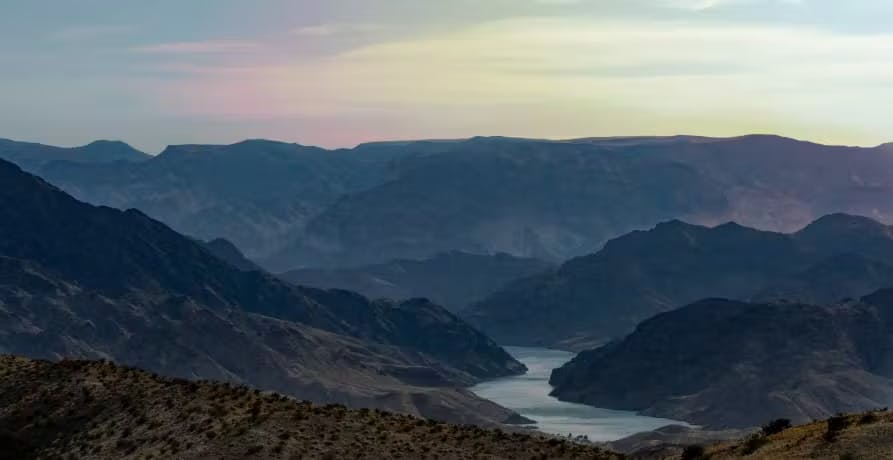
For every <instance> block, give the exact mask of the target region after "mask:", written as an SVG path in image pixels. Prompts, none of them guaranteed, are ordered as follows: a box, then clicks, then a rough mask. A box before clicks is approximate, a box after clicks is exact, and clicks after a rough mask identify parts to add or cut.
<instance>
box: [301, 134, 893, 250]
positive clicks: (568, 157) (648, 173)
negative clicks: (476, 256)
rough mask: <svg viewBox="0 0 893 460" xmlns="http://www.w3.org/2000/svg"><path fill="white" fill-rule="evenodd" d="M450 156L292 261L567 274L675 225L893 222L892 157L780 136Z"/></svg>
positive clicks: (304, 245)
mask: <svg viewBox="0 0 893 460" xmlns="http://www.w3.org/2000/svg"><path fill="white" fill-rule="evenodd" d="M408 148H411V147H408ZM442 148H443V149H444V151H436V152H427V153H417V154H413V155H406V156H401V157H399V159H398V160H397V161H395V166H394V178H393V180H390V181H388V182H385V183H382V184H378V185H375V186H373V187H370V188H368V189H366V190H362V191H358V192H356V193H352V194H350V195H347V196H345V197H343V198H342V199H340V200H338V201H337V202H336V203H334V204H333V205H332V206H329V207H327V208H326V209H325V211H323V212H322V213H320V214H319V215H318V216H316V217H314V218H313V219H312V221H311V222H310V223H309V224H308V225H307V232H306V234H305V236H304V237H303V238H301V239H298V240H297V242H296V245H295V247H294V248H293V249H292V250H290V252H289V254H291V255H290V257H291V258H294V259H301V258H306V259H308V260H309V259H311V258H320V256H319V254H320V253H325V254H327V257H328V258H329V260H332V261H334V262H333V263H339V264H342V265H345V264H351V265H356V264H366V263H370V262H377V261H381V260H387V259H391V258H394V257H404V258H419V257H427V256H429V255H431V254H434V253H437V252H442V251H446V250H463V251H467V252H475V253H489V252H506V253H509V254H513V255H518V256H528V257H536V258H540V259H544V260H550V261H561V260H566V259H568V258H571V257H574V256H579V255H583V254H586V253H590V252H593V251H595V250H597V249H599V248H600V247H601V246H602V244H603V243H604V242H606V241H607V240H609V239H611V238H614V237H616V236H619V235H622V234H624V233H627V232H629V231H632V230H636V229H643V228H649V227H651V226H653V225H655V224H656V223H658V222H662V221H666V220H670V219H677V218H678V219H682V220H686V221H689V222H693V223H698V224H704V225H715V224H717V223H720V222H726V221H735V222H739V223H741V224H742V225H746V226H752V227H757V228H761V229H766V230H773V231H785V232H788V231H794V230H795V229H798V228H801V227H802V226H804V225H806V224H807V223H808V222H810V221H811V220H813V219H816V218H818V217H819V216H822V215H825V214H829V213H833V212H848V213H851V214H860V215H867V216H871V217H873V218H876V219H879V220H882V221H885V222H891V217H893V205H891V203H890V201H889V200H888V197H889V196H890V193H891V187H893V154H891V151H889V150H887V149H883V148H874V149H864V148H851V147H837V146H824V145H818V144H813V143H809V142H801V141H795V140H792V139H785V138H781V137H777V136H744V137H738V138H729V139H712V138H699V137H690V136H678V137H671V138H609V139H580V140H571V141H542V140H529V139H507V138H473V139H469V140H466V141H462V142H456V143H452V144H445V145H443V146H442Z"/></svg>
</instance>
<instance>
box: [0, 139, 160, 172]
mask: <svg viewBox="0 0 893 460" xmlns="http://www.w3.org/2000/svg"><path fill="white" fill-rule="evenodd" d="M0 158H2V159H5V160H7V161H12V162H13V163H17V164H18V165H19V166H21V167H22V168H24V169H26V170H28V171H40V170H41V169H42V168H43V167H44V166H46V165H47V164H49V163H52V162H54V161H63V162H74V163H85V164H101V163H114V162H128V163H138V162H141V161H145V160H147V159H149V158H151V157H150V156H149V155H147V154H145V153H143V152H140V151H139V150H136V149H134V148H133V147H131V146H129V145H127V144H125V143H123V142H121V141H95V142H91V143H90V144H87V145H84V146H81V147H72V148H65V147H54V146H51V145H43V144H36V143H30V142H17V141H12V140H9V139H0Z"/></svg>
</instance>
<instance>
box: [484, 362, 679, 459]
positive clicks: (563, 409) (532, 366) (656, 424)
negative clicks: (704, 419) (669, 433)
mask: <svg viewBox="0 0 893 460" xmlns="http://www.w3.org/2000/svg"><path fill="white" fill-rule="evenodd" d="M505 348H506V351H508V352H509V353H510V354H511V355H512V356H514V357H515V359H517V360H518V361H520V362H521V363H522V364H524V365H525V366H526V367H527V372H526V373H524V374H522V375H518V376H512V377H502V378H499V379H495V380H490V381H486V382H483V383H479V384H477V385H475V386H473V387H471V388H470V389H469V390H470V391H471V392H472V393H475V394H476V395H478V396H480V397H482V398H486V399H489V400H491V401H493V402H495V403H497V404H499V405H502V406H504V407H507V408H509V409H511V410H514V411H515V412H517V413H518V414H520V415H521V416H523V417H527V418H529V419H531V420H533V421H534V422H536V423H535V424H532V425H528V426H529V427H531V428H534V429H536V430H539V431H542V432H545V433H550V434H554V435H558V436H567V435H569V434H570V435H572V438H576V437H585V439H586V440H588V441H592V442H605V441H616V440H618V439H621V438H625V437H627V436H630V435H633V434H636V433H639V432H643V431H651V430H655V429H657V428H661V427H664V426H667V425H687V424H686V423H684V422H678V421H674V420H668V419H661V418H655V417H647V416H642V415H637V414H636V413H634V412H628V411H617V410H610V409H599V408H595V407H592V406H586V405H583V404H575V403H569V402H564V401H560V400H558V399H557V398H555V397H554V396H550V393H551V392H552V386H551V385H549V376H550V375H551V373H552V371H553V370H554V369H557V368H559V367H561V365H563V364H565V363H567V362H568V361H570V360H571V358H573V357H574V354H573V353H569V352H566V351H560V350H550V349H547V348H527V347H505Z"/></svg>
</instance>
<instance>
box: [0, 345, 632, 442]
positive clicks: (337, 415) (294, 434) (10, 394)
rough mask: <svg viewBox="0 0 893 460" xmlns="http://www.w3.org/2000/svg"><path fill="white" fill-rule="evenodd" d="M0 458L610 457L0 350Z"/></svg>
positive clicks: (406, 418)
mask: <svg viewBox="0 0 893 460" xmlns="http://www.w3.org/2000/svg"><path fill="white" fill-rule="evenodd" d="M0 445H2V446H3V449H0V459H4V460H5V459H9V460H25V459H30V458H66V457H68V458H75V457H76V458H85V459H89V458H172V459H181V458H182V459H185V458H189V459H196V458H215V459H219V458H226V459H237V458H322V459H334V458H368V459H380V458H442V459H462V458H481V457H484V456H486V457H487V458H493V459H515V458H591V459H612V458H618V457H617V456H614V455H612V454H608V453H605V452H602V451H599V450H597V449H595V448H592V447H584V446H581V445H576V444H573V443H570V442H567V441H564V440H556V439H546V438H542V437H538V436H532V435H528V434H519V433H506V432H503V431H499V430H486V429H481V428H476V427H472V426H459V425H448V424H444V423H438V422H434V421H430V420H422V419H418V418H414V417H410V416H405V415H395V414H390V413H387V412H381V411H378V410H348V409H345V408H344V407H343V406H337V405H328V406H321V405H315V404H311V403H308V402H303V401H295V400H293V399H290V398H287V397H285V396H281V395H276V394H268V393H261V392H258V391H256V390H252V389H250V388H248V387H245V386H241V385H231V384H222V383H213V382H208V381H202V382H193V381H187V380H181V379H171V378H166V377H160V376H157V375H153V374H149V373H146V372H143V371H141V370H137V369H132V368H124V367H119V366H115V365H113V364H110V363H108V362H98V361H93V362H90V361H62V362H59V363H50V362H46V361H32V360H28V359H24V358H19V357H13V356H9V355H4V356H0Z"/></svg>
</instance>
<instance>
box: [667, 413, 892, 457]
mask: <svg viewBox="0 0 893 460" xmlns="http://www.w3.org/2000/svg"><path fill="white" fill-rule="evenodd" d="M704 454H705V455H704V456H703V457H701V458H710V459H713V460H726V459H745V458H746V459H753V460H775V459H786V460H807V459H808V460H841V459H843V460H846V459H857V460H885V459H888V458H890V457H891V454H893V414H891V413H890V412H888V411H871V412H865V413H861V414H852V415H845V416H835V417H831V418H829V419H827V420H821V421H817V422H813V423H809V424H806V425H802V426H795V427H792V428H788V429H785V430H782V431H781V432H778V433H772V434H768V435H765V434H758V435H755V436H752V437H749V438H746V439H743V440H740V441H737V442H731V443H721V444H719V445H716V446H709V447H707V448H706V449H705V450H704ZM708 456H709V457H708ZM674 458H678V457H674Z"/></svg>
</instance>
